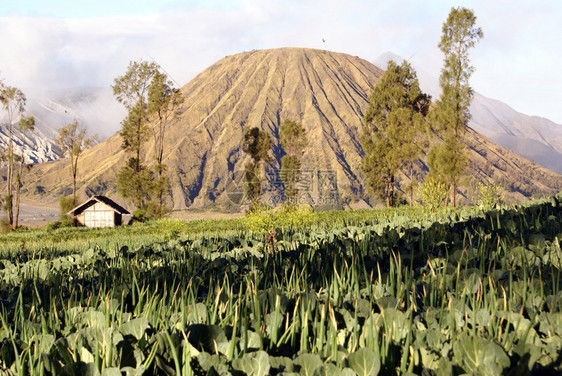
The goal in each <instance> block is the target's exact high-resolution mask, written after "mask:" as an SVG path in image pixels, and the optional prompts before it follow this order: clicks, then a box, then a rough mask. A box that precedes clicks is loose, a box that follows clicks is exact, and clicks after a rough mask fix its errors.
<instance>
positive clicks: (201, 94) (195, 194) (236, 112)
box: [26, 48, 562, 209]
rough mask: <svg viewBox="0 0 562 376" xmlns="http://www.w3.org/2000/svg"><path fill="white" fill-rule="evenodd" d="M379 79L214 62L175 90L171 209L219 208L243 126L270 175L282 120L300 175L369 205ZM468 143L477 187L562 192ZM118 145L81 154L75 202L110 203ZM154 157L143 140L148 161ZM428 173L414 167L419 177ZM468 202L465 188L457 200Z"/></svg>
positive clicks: (360, 66)
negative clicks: (374, 91)
mask: <svg viewBox="0 0 562 376" xmlns="http://www.w3.org/2000/svg"><path fill="white" fill-rule="evenodd" d="M383 73H384V72H383V71H382V70H381V69H380V68H378V67H377V66H375V65H373V64H372V63H370V62H368V61H366V60H363V59H361V58H358V57H355V56H350V55H347V54H342V53H335V52H329V51H322V50H312V49H302V48H283V49H271V50H262V51H252V52H244V53H240V54H236V55H233V56H228V57H226V58H224V59H222V60H220V61H218V62H216V63H215V64H213V65H212V66H210V67H209V68H207V69H206V70H204V71H203V72H201V73H200V74H199V75H198V76H197V77H195V78H194V79H193V80H192V81H190V82H189V83H188V84H186V85H185V86H183V87H182V91H183V93H184V94H185V97H186V98H185V102H184V104H183V105H182V108H181V110H180V111H179V113H178V115H177V116H176V117H174V118H173V119H172V121H171V123H170V127H169V131H168V133H167V138H166V141H165V144H166V150H165V155H164V161H165V163H166V164H167V166H168V174H169V178H170V181H171V191H170V195H171V204H172V206H173V207H174V208H175V209H182V208H187V207H204V206H207V205H210V204H226V203H227V201H228V191H227V187H228V184H229V181H231V179H232V178H233V176H236V172H237V171H241V170H242V169H243V168H244V165H245V164H246V163H247V162H248V160H249V159H248V157H247V156H246V155H245V154H244V153H243V152H242V150H241V149H240V144H241V141H242V135H243V131H244V129H245V128H246V127H254V126H257V127H260V128H261V129H263V130H265V131H267V132H268V133H269V134H270V135H271V136H272V138H273V140H274V141H273V155H274V160H273V162H272V163H271V164H270V165H269V166H268V170H269V171H270V172H272V171H274V170H275V169H278V168H279V165H280V160H281V157H282V156H283V150H282V148H281V147H280V145H279V141H278V133H279V125H280V123H281V122H282V121H283V120H284V119H286V118H289V119H292V120H296V121H299V122H302V124H303V125H304V127H305V129H306V132H307V135H308V139H309V141H310V142H309V146H308V148H307V149H306V152H305V154H304V168H306V169H308V170H309V171H312V172H313V173H314V174H316V175H314V176H318V175H317V174H318V173H319V172H326V171H328V172H333V173H334V174H335V176H336V177H337V194H338V198H339V199H340V200H342V201H345V202H360V201H362V200H368V199H369V196H368V194H367V193H366V189H365V185H364V182H363V176H362V173H361V169H360V164H361V158H362V155H363V150H362V148H361V144H360V142H359V136H360V133H361V129H362V127H363V120H362V119H363V112H364V111H365V110H366V108H367V105H368V100H367V98H368V95H369V92H370V90H371V87H372V86H373V85H375V84H376V83H377V82H378V80H379V79H380V77H381V76H382V75H383ZM467 137H468V142H469V145H470V155H471V159H472V161H473V169H472V175H473V176H474V178H475V181H477V180H479V181H488V180H489V179H492V180H494V181H497V182H500V183H501V184H502V185H503V186H504V187H505V188H506V189H508V190H509V191H510V193H509V194H508V196H509V198H511V199H513V200H521V199H523V198H525V197H530V196H537V195H547V194H553V193H557V192H558V191H560V189H562V178H561V177H560V176H559V175H557V174H554V173H552V172H550V171H548V170H546V169H544V168H541V167H540V166H537V165H535V164H533V163H531V162H529V161H527V160H525V159H524V158H521V157H518V156H516V155H515V154H513V153H511V152H509V151H508V150H506V149H503V148H501V147H499V146H497V145H496V144H494V143H493V142H491V141H490V140H489V139H487V138H486V137H484V136H482V135H480V134H478V133H477V132H474V131H470V132H469V133H468V136H467ZM120 146H121V139H120V136H119V135H114V136H112V137H110V138H108V139H107V140H105V141H104V142H102V143H100V144H98V145H96V146H95V147H93V148H91V149H89V150H87V151H86V152H84V155H83V157H82V159H81V162H80V165H79V179H80V181H79V183H78V187H79V191H80V193H81V194H82V195H83V196H86V195H91V194H101V193H104V194H108V195H110V196H111V195H115V176H116V173H117V171H118V170H119V169H120V168H121V166H123V164H124V163H125V160H126V155H125V153H124V152H123V151H122V150H121V148H120ZM152 150H153V144H152V141H149V143H148V144H147V147H146V153H147V160H150V155H152ZM426 172H427V167H426V166H425V165H424V164H423V160H422V161H420V163H419V166H418V174H420V175H423V174H425V173H426ZM268 176H274V175H268ZM314 176H313V177H314ZM70 182H71V181H70V172H69V170H68V161H65V160H63V161H57V162H51V163H47V164H42V165H38V166H36V168H34V169H33V171H32V172H31V174H30V175H29V181H28V184H27V185H26V187H27V189H28V191H27V193H28V194H29V195H32V196H34V197H37V198H41V199H52V200H54V199H56V198H57V197H60V196H61V195H63V194H68V193H69V192H70V185H71V184H70ZM270 183H276V182H271V181H270ZM277 183H278V182H277ZM469 195H470V189H468V190H467V191H466V192H465V196H467V197H469Z"/></svg>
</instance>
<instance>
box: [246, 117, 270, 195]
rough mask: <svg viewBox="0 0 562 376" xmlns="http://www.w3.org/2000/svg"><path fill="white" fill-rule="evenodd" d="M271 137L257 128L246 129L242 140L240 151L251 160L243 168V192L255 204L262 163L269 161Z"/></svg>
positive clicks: (259, 190)
mask: <svg viewBox="0 0 562 376" xmlns="http://www.w3.org/2000/svg"><path fill="white" fill-rule="evenodd" d="M271 145H272V141H271V137H269V135H268V134H267V132H265V131H262V130H261V129H259V128H258V127H253V128H246V130H245V131H244V136H243V139H242V151H244V153H246V154H248V155H249V156H250V157H251V158H252V162H250V163H248V164H247V165H246V168H245V175H244V177H245V182H246V184H245V191H246V195H247V196H248V198H249V199H250V201H252V203H254V202H256V201H257V200H258V199H259V196H260V193H261V188H260V187H261V170H262V164H263V163H269V162H270V161H271V156H270V154H269V153H270V151H271Z"/></svg>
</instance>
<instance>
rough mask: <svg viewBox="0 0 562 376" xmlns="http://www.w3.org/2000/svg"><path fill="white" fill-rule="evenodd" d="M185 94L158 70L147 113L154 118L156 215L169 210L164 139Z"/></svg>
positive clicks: (161, 214) (150, 91)
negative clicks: (166, 197)
mask: <svg viewBox="0 0 562 376" xmlns="http://www.w3.org/2000/svg"><path fill="white" fill-rule="evenodd" d="M183 100H184V98H183V95H182V93H181V92H180V90H179V89H175V88H174V87H173V84H172V82H171V81H170V80H169V79H168V76H167V75H166V74H165V73H162V72H159V71H157V72H156V73H155V74H154V76H153V78H152V82H151V83H150V86H149V88H148V108H147V113H148V116H150V117H151V119H153V120H154V123H155V124H154V125H153V126H152V136H153V140H154V160H155V163H156V165H155V166H154V170H155V173H156V175H157V177H156V178H155V181H154V184H153V186H152V190H153V192H152V196H154V198H153V200H152V202H151V212H152V213H153V214H154V216H156V217H161V216H163V215H164V214H165V213H166V212H168V211H169V208H167V207H166V205H165V194H166V192H167V191H169V188H170V183H169V180H168V177H167V176H166V174H165V173H166V165H165V164H164V163H163V159H164V139H165V135H166V131H167V129H168V125H169V121H170V118H171V116H173V115H174V114H175V113H176V110H177V108H178V107H179V105H180V104H181V103H183Z"/></svg>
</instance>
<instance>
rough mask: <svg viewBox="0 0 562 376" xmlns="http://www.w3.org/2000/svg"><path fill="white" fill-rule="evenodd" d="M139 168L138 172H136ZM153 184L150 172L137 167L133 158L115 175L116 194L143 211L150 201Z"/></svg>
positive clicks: (147, 169) (140, 166) (139, 166)
mask: <svg viewBox="0 0 562 376" xmlns="http://www.w3.org/2000/svg"><path fill="white" fill-rule="evenodd" d="M138 168H140V169H139V170H137V169H138ZM153 183H154V174H153V173H152V171H151V170H150V169H149V168H147V167H144V166H142V165H138V163H137V161H136V159H135V158H131V159H129V161H128V164H127V165H126V166H124V167H123V168H122V169H121V170H120V171H119V173H118V174H117V192H118V193H119V194H120V195H121V196H122V197H123V198H126V199H130V200H131V201H132V202H133V204H134V205H135V206H136V207H137V208H140V209H145V208H146V205H147V203H148V202H149V201H150V192H151V190H152V186H153Z"/></svg>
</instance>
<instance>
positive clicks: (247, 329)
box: [0, 195, 562, 376]
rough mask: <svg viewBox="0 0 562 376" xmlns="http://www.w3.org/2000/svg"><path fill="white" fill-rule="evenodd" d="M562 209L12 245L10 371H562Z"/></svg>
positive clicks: (160, 229) (190, 228) (2, 349)
mask: <svg viewBox="0 0 562 376" xmlns="http://www.w3.org/2000/svg"><path fill="white" fill-rule="evenodd" d="M560 199H562V197H561V196H560V195H559V196H558V198H552V199H550V200H543V201H535V202H533V203H529V204H525V205H521V206H516V207H501V208H495V209H490V210H487V211H483V210H479V209H478V208H462V209H457V210H450V209H449V210H443V211H438V212H436V213H429V212H427V211H425V210H423V208H404V209H395V210H393V211H389V210H383V211H360V212H348V213H319V214H317V213H307V214H306V215H305V216H300V215H299V214H298V213H296V214H294V215H293V216H289V217H288V218H289V219H284V220H283V221H281V220H280V221H279V222H278V223H277V222H276V220H275V218H276V217H274V216H268V217H267V218H266V217H264V218H262V219H263V222H260V219H259V218H257V219H256V218H253V219H252V220H251V221H253V222H252V223H248V222H247V221H246V220H245V219H239V220H232V221H197V222H193V223H187V224H184V223H180V222H173V221H168V222H162V223H156V224H154V223H153V224H149V225H143V226H131V227H129V228H121V229H111V230H108V229H106V230H86V229H51V230H49V231H47V230H44V231H42V232H41V231H39V232H33V231H29V232H21V233H12V234H9V235H4V236H2V238H1V239H0V286H1V287H0V374H5V375H16V374H21V375H27V374H36V375H78V374H83V375H192V374H193V375H246V374H247V375H270V374H271V375H311V376H312V375H412V374H415V375H428V376H429V375H461V374H478V375H494V376H497V375H526V374H536V375H560V374H561V373H562V290H561V283H560V274H561V269H562V250H561V245H562V206H561V204H560V202H559V200H560ZM256 223H266V224H267V226H266V227H262V228H261V229H260V227H259V226H256ZM250 225H251V226H250ZM250 230H251V231H250Z"/></svg>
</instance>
